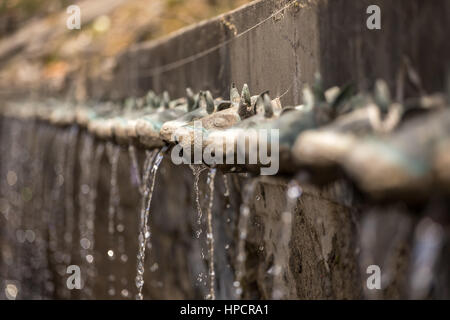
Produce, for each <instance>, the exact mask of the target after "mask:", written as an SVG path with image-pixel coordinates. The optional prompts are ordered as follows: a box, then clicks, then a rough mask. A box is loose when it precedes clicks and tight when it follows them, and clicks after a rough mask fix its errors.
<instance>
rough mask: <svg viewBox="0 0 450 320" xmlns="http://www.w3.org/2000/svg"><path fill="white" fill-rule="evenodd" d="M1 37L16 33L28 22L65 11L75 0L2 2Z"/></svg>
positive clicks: (0, 7)
mask: <svg viewBox="0 0 450 320" xmlns="http://www.w3.org/2000/svg"><path fill="white" fill-rule="evenodd" d="M0 1H1V3H0V37H2V36H5V35H6V34H9V33H11V32H14V31H16V30H17V29H18V28H20V27H21V26H22V25H23V24H24V23H25V22H26V21H28V20H29V19H32V18H40V17H43V16H45V15H47V14H50V13H53V12H57V11H60V10H63V9H64V8H65V7H67V6H68V5H70V4H72V3H76V2H77V1H76V0H75V1H74V0H0Z"/></svg>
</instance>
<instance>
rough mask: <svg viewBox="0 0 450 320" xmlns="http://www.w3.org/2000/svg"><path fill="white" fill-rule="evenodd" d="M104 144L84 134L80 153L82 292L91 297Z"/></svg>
mask: <svg viewBox="0 0 450 320" xmlns="http://www.w3.org/2000/svg"><path fill="white" fill-rule="evenodd" d="M104 149H105V147H104V145H103V144H102V143H98V144H97V146H96V147H95V148H94V139H93V137H92V136H90V135H89V134H87V133H84V135H83V145H82V149H81V153H80V168H81V177H80V188H79V196H78V201H79V217H78V218H79V221H78V223H79V226H78V227H79V231H80V246H81V250H80V256H81V259H82V264H83V266H84V267H85V270H87V272H86V273H87V274H86V276H85V279H84V289H83V291H82V293H83V294H84V295H86V296H87V297H91V296H92V294H93V289H92V288H91V286H90V283H91V281H88V280H89V279H91V278H93V277H95V275H96V268H95V257H94V239H95V238H94V231H95V224H94V223H95V211H96V199H97V185H98V178H99V171H100V163H101V159H102V156H103V152H104Z"/></svg>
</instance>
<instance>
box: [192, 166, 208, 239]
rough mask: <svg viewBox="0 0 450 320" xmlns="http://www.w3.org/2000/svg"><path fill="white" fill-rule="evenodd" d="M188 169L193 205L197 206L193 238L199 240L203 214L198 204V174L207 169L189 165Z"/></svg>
mask: <svg viewBox="0 0 450 320" xmlns="http://www.w3.org/2000/svg"><path fill="white" fill-rule="evenodd" d="M189 167H190V168H191V170H192V174H193V175H194V192H195V203H196V205H197V225H198V230H197V231H196V232H195V236H196V237H197V239H198V238H200V235H201V234H202V232H203V230H202V227H201V225H202V218H203V212H202V206H201V204H200V190H199V188H198V183H199V180H200V174H201V173H202V172H203V171H204V170H205V169H206V168H207V167H206V166H205V165H203V164H201V165H193V164H190V165H189Z"/></svg>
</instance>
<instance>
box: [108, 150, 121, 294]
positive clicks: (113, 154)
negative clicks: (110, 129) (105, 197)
mask: <svg viewBox="0 0 450 320" xmlns="http://www.w3.org/2000/svg"><path fill="white" fill-rule="evenodd" d="M106 151H107V152H106V153H107V156H108V161H109V164H110V166H111V173H110V189H109V201H108V234H109V243H110V247H109V248H108V250H107V252H106V255H107V258H108V259H109V260H110V261H112V260H114V259H115V257H116V252H115V249H116V248H115V241H114V240H115V238H114V234H115V219H116V215H117V211H118V209H119V204H120V195H119V189H118V185H117V169H118V165H119V156H120V146H118V145H115V144H113V143H112V142H108V143H107V144H106ZM114 280H115V277H114V275H112V274H109V276H108V282H109V288H108V294H109V295H111V296H113V295H115V292H116V289H115V287H114Z"/></svg>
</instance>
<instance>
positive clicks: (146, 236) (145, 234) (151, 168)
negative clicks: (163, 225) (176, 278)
mask: <svg viewBox="0 0 450 320" xmlns="http://www.w3.org/2000/svg"><path fill="white" fill-rule="evenodd" d="M166 150H167V147H163V148H162V149H161V150H159V151H158V153H157V154H156V156H155V157H154V160H153V161H151V160H150V159H151V158H153V157H152V154H151V153H147V159H146V163H147V168H145V170H144V172H145V173H144V178H143V179H142V183H143V184H144V185H145V186H144V187H143V190H144V196H143V201H142V209H141V216H140V232H139V252H138V256H137V259H138V261H137V275H136V287H137V289H138V295H137V299H138V300H143V299H144V296H143V294H142V289H143V287H144V272H145V268H144V265H145V249H146V247H147V244H148V243H149V241H150V236H151V233H150V226H149V221H148V220H149V216H150V206H151V202H152V197H153V190H154V187H155V180H156V173H157V171H158V168H159V166H160V165H161V162H162V160H163V158H164V152H165V151H166Z"/></svg>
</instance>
